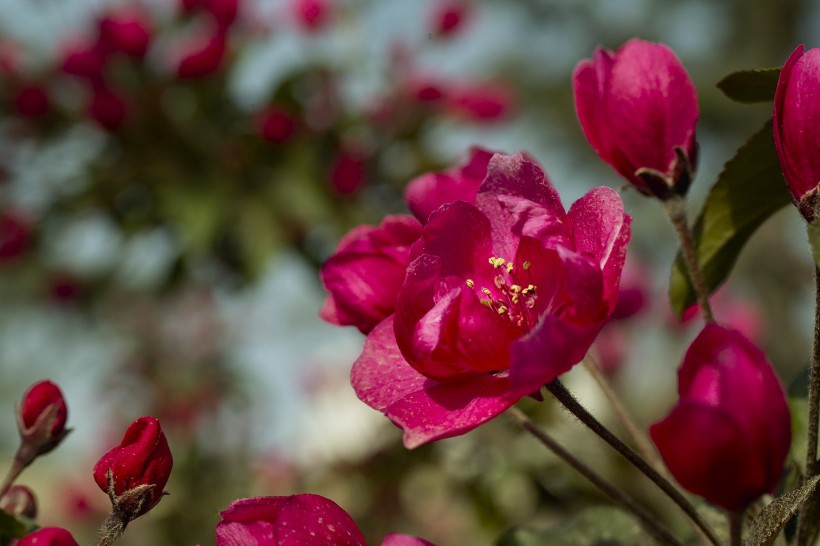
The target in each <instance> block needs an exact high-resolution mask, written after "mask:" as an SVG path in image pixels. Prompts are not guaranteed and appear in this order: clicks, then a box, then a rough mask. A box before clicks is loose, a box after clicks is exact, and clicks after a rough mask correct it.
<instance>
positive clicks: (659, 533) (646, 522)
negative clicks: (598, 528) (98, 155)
mask: <svg viewBox="0 0 820 546" xmlns="http://www.w3.org/2000/svg"><path fill="white" fill-rule="evenodd" d="M508 412H509V413H510V415H512V418H513V419H514V420H515V422H516V423H518V425H519V426H520V427H521V428H523V429H524V430H526V431H527V432H529V433H530V434H532V435H533V436H534V437H535V439H537V440H538V441H539V442H541V443H542V444H544V445H545V446H546V447H547V449H549V450H550V451H552V452H553V453H555V455H557V456H558V458H559V459H561V460H562V461H564V462H565V463H567V464H568V465H569V466H571V467H572V468H574V469H575V470H576V471H577V472H578V473H579V474H581V475H582V476H584V477H585V478H586V479H588V480H589V481H590V482H592V484H593V485H594V486H595V487H597V488H598V489H600V490H601V491H603V492H604V493H606V494H607V495H608V496H609V497H610V498H611V499H612V500H613V501H614V502H615V504H617V505H618V506H620V507H621V508H623V509H624V510H626V511H628V512H631V513H632V514H633V515H634V516H635V517H636V518H638V521H639V522H640V523H641V526H642V527H643V528H644V530H646V532H647V533H649V535H651V536H652V537H653V538H654V539H655V540H656V541H657V542H658V544H661V545H662V546H666V545H669V546H682V544H681V542H680V541H679V540H678V539H676V538H675V537H674V536H673V535H672V534H671V533H670V532H669V531H668V530H667V529H666V528H665V527H663V526H662V525H661V524H660V523H659V522H658V521H657V519H655V517H654V516H653V515H652V514H650V513H649V512H648V511H647V510H646V509H645V508H644V507H643V506H641V505H640V504H638V503H637V502H635V500H634V499H632V498H631V497H630V496H628V495H627V494H626V493H624V492H623V491H621V490H620V489H618V488H617V487H616V486H614V485H613V484H612V483H610V482H609V481H607V480H606V479H604V478H603V477H602V476H601V475H600V474H598V473H597V472H595V470H593V469H592V468H591V467H589V466H587V465H586V464H585V463H583V462H581V461H580V460H578V459H576V458H575V456H574V455H572V454H571V453H569V452H568V451H567V450H565V449H564V448H563V447H561V445H560V444H559V443H558V442H557V441H556V440H555V439H554V438H552V436H550V435H549V434H547V433H546V432H544V431H543V430H541V429H540V428H539V427H538V426H536V425H535V423H533V422H532V421H531V420H530V418H529V417H527V416H526V415H525V414H524V413H523V412H522V411H521V410H519V409H518V408H516V407H512V408H510V409H509V410H508Z"/></svg>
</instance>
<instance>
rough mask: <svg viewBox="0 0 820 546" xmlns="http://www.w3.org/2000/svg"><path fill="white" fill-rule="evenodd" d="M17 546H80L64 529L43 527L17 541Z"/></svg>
mask: <svg viewBox="0 0 820 546" xmlns="http://www.w3.org/2000/svg"><path fill="white" fill-rule="evenodd" d="M17 546H79V545H78V544H77V541H76V540H74V537H73V536H71V533H69V532H68V531H66V530H65V529H63V528H62V527H43V528H42V529H38V530H36V531H34V532H33V533H31V534H29V535H26V536H24V537H23V538H21V539H20V540H18V541H17Z"/></svg>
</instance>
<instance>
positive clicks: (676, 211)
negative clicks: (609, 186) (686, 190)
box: [663, 197, 715, 322]
mask: <svg viewBox="0 0 820 546" xmlns="http://www.w3.org/2000/svg"><path fill="white" fill-rule="evenodd" d="M663 204H664V208H665V209H666V214H667V216H668V217H669V221H670V222H672V225H673V226H674V227H675V232H676V233H677V234H678V240H679V241H680V247H681V251H682V253H683V261H684V263H685V264H686V271H687V273H688V274H689V280H690V281H691V282H692V287H693V288H694V289H695V294H696V295H697V299H698V304H699V305H700V311H701V313H703V319H704V320H705V321H706V322H714V321H715V318H714V315H713V314H712V306H711V305H710V304H709V290H708V289H707V288H706V281H704V279H703V273H702V272H701V270H700V265H699V264H698V255H697V251H696V249H695V241H694V239H692V232H691V231H690V230H689V222H688V221H687V219H686V201H685V200H684V199H683V197H675V198H672V199H669V200H668V201H664V202H663Z"/></svg>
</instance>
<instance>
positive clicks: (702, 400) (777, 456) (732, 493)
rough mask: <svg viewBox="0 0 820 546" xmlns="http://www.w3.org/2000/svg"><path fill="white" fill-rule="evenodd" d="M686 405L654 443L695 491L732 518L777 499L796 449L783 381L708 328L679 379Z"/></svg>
mask: <svg viewBox="0 0 820 546" xmlns="http://www.w3.org/2000/svg"><path fill="white" fill-rule="evenodd" d="M678 393H679V395H680V399H679V400H678V403H677V405H676V406H675V407H674V408H672V411H671V412H670V413H669V415H668V416H667V417H666V418H665V419H664V420H662V421H660V422H659V423H655V424H654V425H652V427H651V428H650V431H649V432H650V435H651V437H652V440H653V441H654V442H655V445H656V446H657V447H658V451H659V452H660V454H661V457H663V460H664V461H665V462H666V466H667V467H668V468H669V471H670V472H671V473H672V475H673V476H674V477H675V479H677V480H678V482H679V483H680V484H681V485H682V486H683V487H684V488H685V489H687V490H688V491H690V492H692V493H694V494H696V495H700V496H702V497H703V498H705V499H706V500H707V501H709V502H711V503H712V504H714V505H716V506H719V507H721V508H724V509H726V510H730V511H737V510H742V509H743V508H745V507H746V506H748V505H749V503H751V502H753V501H755V500H756V499H757V498H758V497H760V496H761V495H763V494H765V493H771V492H772V491H773V490H774V488H775V486H776V485H777V483H778V481H779V480H780V475H781V473H782V471H783V463H784V461H785V459H786V455H787V453H788V451H789V446H790V443H791V419H790V416H789V408H788V405H787V403H786V396H785V394H784V392H783V387H782V385H781V384H780V380H779V379H778V377H777V375H776V374H775V371H774V369H773V368H772V366H771V364H769V361H768V360H767V359H766V356H765V355H764V354H763V352H762V351H761V350H760V349H758V348H757V347H755V345H754V344H753V343H752V342H751V341H749V340H748V339H746V338H745V337H743V335H742V334H740V333H739V332H738V331H736V330H731V329H729V328H724V327H722V326H718V325H717V324H714V323H711V324H707V325H706V327H705V328H704V329H703V331H701V333H700V334H699V335H698V337H697V338H695V340H694V341H693V342H692V345H691V346H690V347H689V350H688V351H687V352H686V356H685V357H684V360H683V364H682V365H681V367H680V370H679V371H678Z"/></svg>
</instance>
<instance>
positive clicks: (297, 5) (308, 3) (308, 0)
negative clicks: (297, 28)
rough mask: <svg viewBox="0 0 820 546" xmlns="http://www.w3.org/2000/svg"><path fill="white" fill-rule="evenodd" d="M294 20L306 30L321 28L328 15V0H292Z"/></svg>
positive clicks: (312, 30) (311, 30)
mask: <svg viewBox="0 0 820 546" xmlns="http://www.w3.org/2000/svg"><path fill="white" fill-rule="evenodd" d="M293 9H294V11H295V12H296V20H297V21H298V22H299V24H300V25H301V26H302V27H303V28H304V29H305V30H307V31H308V32H314V31H317V30H319V29H321V28H322V27H323V26H325V24H326V23H327V20H328V18H329V15H330V13H329V12H330V1H329V0H293Z"/></svg>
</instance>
